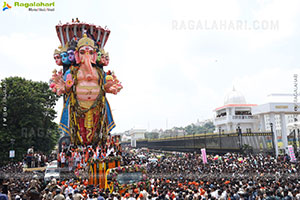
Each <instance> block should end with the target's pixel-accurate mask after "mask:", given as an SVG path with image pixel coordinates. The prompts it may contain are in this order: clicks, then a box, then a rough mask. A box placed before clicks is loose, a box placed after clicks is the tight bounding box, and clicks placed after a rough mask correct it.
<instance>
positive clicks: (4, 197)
mask: <svg viewBox="0 0 300 200" xmlns="http://www.w3.org/2000/svg"><path fill="white" fill-rule="evenodd" d="M0 200H8V197H7V195H6V194H2V193H0Z"/></svg>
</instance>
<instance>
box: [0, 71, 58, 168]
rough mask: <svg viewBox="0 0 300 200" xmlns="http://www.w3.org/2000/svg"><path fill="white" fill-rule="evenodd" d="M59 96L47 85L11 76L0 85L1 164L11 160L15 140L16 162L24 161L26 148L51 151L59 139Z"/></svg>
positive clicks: (45, 151)
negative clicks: (12, 142)
mask: <svg viewBox="0 0 300 200" xmlns="http://www.w3.org/2000/svg"><path fill="white" fill-rule="evenodd" d="M1 100H2V101H1ZM57 100H58V97H57V96H56V95H55V94H54V93H53V92H52V91H51V90H50V89H49V85H48V83H46V82H34V81H31V80H26V79H24V78H20V77H9V78H5V79H4V80H1V83H0V101H1V102H2V103H1V104H0V108H1V110H0V116H1V118H2V119H1V121H2V124H1V126H0V143H1V145H0V151H1V154H0V164H4V163H5V162H7V161H8V154H9V150H10V149H11V148H12V144H11V142H10V141H11V139H13V140H14V150H15V153H16V157H15V160H21V159H22V158H23V156H24V155H25V153H26V151H27V149H28V148H29V147H31V146H34V149H35V151H42V152H44V153H48V152H50V151H51V150H52V149H53V148H54V146H55V145H56V143H57V140H58V138H59V134H58V125H57V124H56V123H55V122H53V120H54V119H55V117H56V112H55V110H54V107H55V104H56V101H57Z"/></svg>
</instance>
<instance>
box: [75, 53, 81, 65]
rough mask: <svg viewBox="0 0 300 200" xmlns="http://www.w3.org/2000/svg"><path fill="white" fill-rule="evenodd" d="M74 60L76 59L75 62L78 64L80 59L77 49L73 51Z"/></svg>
mask: <svg viewBox="0 0 300 200" xmlns="http://www.w3.org/2000/svg"><path fill="white" fill-rule="evenodd" d="M75 60H76V63H77V64H80V62H81V60H80V58H79V52H78V51H75Z"/></svg>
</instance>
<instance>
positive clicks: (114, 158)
mask: <svg viewBox="0 0 300 200" xmlns="http://www.w3.org/2000/svg"><path fill="white" fill-rule="evenodd" d="M121 160H122V156H120V155H118V156H108V157H106V158H97V159H95V158H93V157H90V158H89V160H88V164H89V165H90V164H95V163H102V162H112V161H121Z"/></svg>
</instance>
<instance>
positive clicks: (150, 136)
mask: <svg viewBox="0 0 300 200" xmlns="http://www.w3.org/2000/svg"><path fill="white" fill-rule="evenodd" d="M158 137H159V133H157V132H146V133H145V138H146V139H157V138H158Z"/></svg>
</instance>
